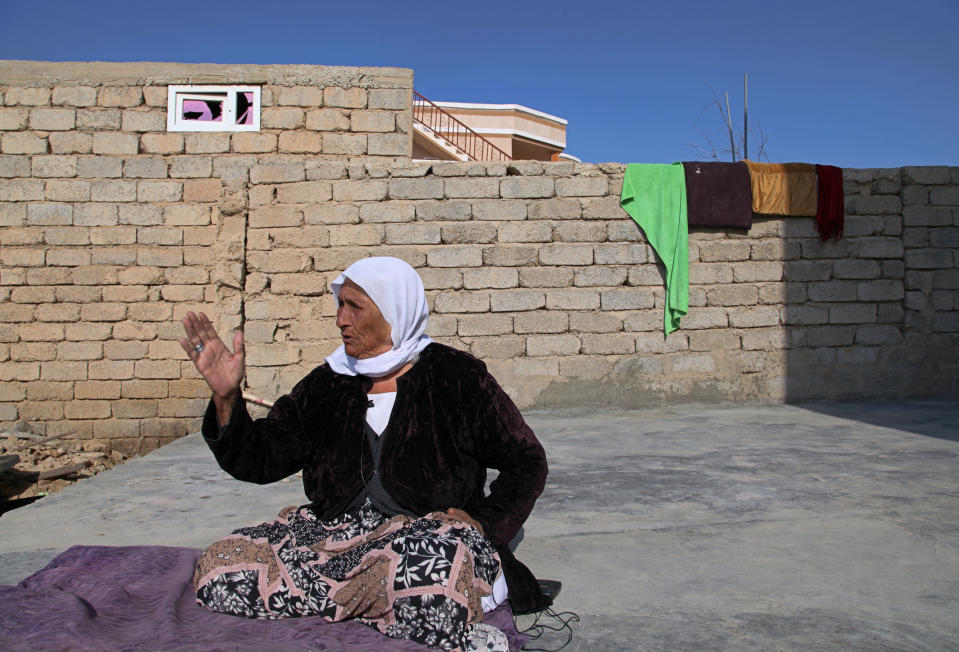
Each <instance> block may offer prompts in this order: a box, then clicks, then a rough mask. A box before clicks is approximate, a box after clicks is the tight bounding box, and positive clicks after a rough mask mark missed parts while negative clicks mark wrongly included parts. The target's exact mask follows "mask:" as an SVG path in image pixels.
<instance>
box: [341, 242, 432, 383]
mask: <svg viewBox="0 0 959 652" xmlns="http://www.w3.org/2000/svg"><path fill="white" fill-rule="evenodd" d="M347 279H349V280H351V281H353V282H354V283H356V284H357V285H359V286H360V287H361V288H363V291H364V292H366V294H367V295H369V297H370V298H371V299H372V300H373V303H375V304H376V307H377V308H379V309H380V312H381V313H382V314H383V318H384V319H386V323H388V324H389V325H390V331H391V338H392V340H393V348H392V349H391V350H389V351H387V352H386V353H381V354H379V355H377V356H374V357H372V358H364V359H362V360H361V359H359V358H354V357H353V356H351V355H347V353H346V347H345V346H343V345H340V347H339V348H338V349H337V350H336V351H334V352H333V353H332V354H331V355H330V356H329V357H327V358H326V361H327V362H328V363H329V364H330V368H331V369H332V370H333V371H335V372H336V373H338V374H346V375H347V376H356V375H357V374H362V375H363V376H370V377H371V378H378V377H380V376H385V375H386V374H388V373H390V372H391V371H396V370H397V369H399V368H400V367H402V366H403V365H405V364H406V363H407V362H409V361H410V360H412V359H413V358H414V357H415V356H416V354H417V353H419V352H420V351H422V350H423V349H425V348H426V346H427V345H428V344H429V343H430V342H432V341H433V340H431V339H430V338H429V336H428V335H426V322H427V321H428V320H429V316H430V311H429V308H428V307H427V305H426V292H425V291H424V290H423V281H422V279H420V275H419V274H417V273H416V270H415V269H413V268H412V267H411V266H410V265H409V264H408V263H406V262H404V261H402V260H400V259H399V258H389V257H386V256H380V257H374V258H363V259H361V260H358V261H356V262H355V263H353V264H352V265H350V266H349V267H347V268H346V270H345V271H344V272H343V273H342V274H340V275H339V276H338V277H336V280H335V281H333V283H331V284H330V287H331V288H332V290H333V295H334V296H335V297H336V305H337V306H339V304H340V288H342V287H343V283H345V282H346V280H347Z"/></svg>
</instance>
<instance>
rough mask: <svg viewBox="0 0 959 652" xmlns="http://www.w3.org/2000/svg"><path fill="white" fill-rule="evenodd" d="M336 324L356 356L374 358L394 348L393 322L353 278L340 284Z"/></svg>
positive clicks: (350, 353)
mask: <svg viewBox="0 0 959 652" xmlns="http://www.w3.org/2000/svg"><path fill="white" fill-rule="evenodd" d="M336 326H337V328H339V329H340V336H341V337H342V338H343V347H344V348H345V349H346V354H347V355H350V356H353V357H354V358H360V359H363V358H372V357H373V356H377V355H379V354H381V353H386V352H387V351H389V350H390V349H392V348H393V340H392V339H391V337H390V335H391V329H390V325H389V324H388V323H387V321H386V319H384V318H383V314H382V313H381V312H380V309H379V308H377V307H376V304H375V303H373V300H372V299H371V298H370V297H369V295H367V294H366V292H364V291H363V289H362V288H361V287H360V286H359V285H357V284H356V283H354V282H353V281H351V280H349V279H346V281H345V282H344V283H343V285H342V287H340V305H339V307H338V308H337V309H336Z"/></svg>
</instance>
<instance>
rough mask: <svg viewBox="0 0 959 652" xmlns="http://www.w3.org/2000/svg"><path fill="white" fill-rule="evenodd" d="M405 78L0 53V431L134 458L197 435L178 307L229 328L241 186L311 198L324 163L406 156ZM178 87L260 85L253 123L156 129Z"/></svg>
mask: <svg viewBox="0 0 959 652" xmlns="http://www.w3.org/2000/svg"><path fill="white" fill-rule="evenodd" d="M412 81H413V75H412V71H410V70H406V69H394V68H342V67H322V66H221V65H206V64H202V65H201V64H163V63H135V64H129V63H44V62H29V61H5V62H0V246H2V249H0V264H2V270H0V274H2V277H0V423H4V424H7V425H9V424H10V423H12V422H15V421H17V420H25V421H28V422H30V423H32V424H34V425H37V426H38V427H40V428H41V429H42V430H45V431H46V432H47V433H49V434H59V433H61V432H65V431H76V432H77V436H79V437H100V438H113V439H115V440H116V441H117V444H118V445H122V446H126V447H128V448H129V447H134V446H136V447H137V448H139V450H141V451H142V450H149V449H150V448H153V447H156V446H157V445H159V444H160V443H162V442H164V441H169V440H170V439H172V438H175V437H178V436H181V435H183V434H186V433H187V432H191V431H193V430H196V428H197V427H198V424H199V417H200V415H201V414H202V411H203V407H204V404H205V402H206V389H205V387H204V385H203V382H202V381H201V380H198V377H197V374H196V372H195V370H193V369H191V368H190V365H188V364H184V359H183V356H182V355H180V354H179V353H178V352H177V348H178V345H177V343H176V341H175V339H174V338H175V337H176V336H177V331H178V330H180V327H179V324H178V320H179V319H180V317H181V316H182V315H183V314H184V313H185V312H186V311H187V310H205V311H207V312H208V313H209V314H211V315H213V316H214V318H215V319H216V320H217V322H218V323H219V324H220V325H221V326H223V327H224V328H227V329H231V328H235V327H238V326H240V325H242V324H243V321H244V316H243V308H244V302H243V290H244V277H245V265H246V262H245V259H244V257H245V255H246V243H245V237H246V226H247V219H248V209H247V205H248V198H247V191H248V184H250V183H251V181H252V182H263V181H269V180H272V178H268V177H256V176H254V177H253V178H252V179H251V175H250V169H251V168H255V167H257V166H260V165H266V164H269V166H270V167H269V168H268V169H269V170H270V174H274V175H280V176H279V177H278V178H281V179H283V180H285V181H292V182H293V183H291V184H289V185H287V186H285V188H284V191H283V194H282V195H281V196H280V197H279V199H280V200H283V201H289V200H290V198H291V197H298V198H303V200H304V201H305V200H307V199H308V200H309V201H323V200H324V199H331V196H330V192H331V190H330V187H329V183H328V182H324V181H317V179H325V178H326V175H327V174H328V173H327V171H326V170H327V167H326V166H327V165H329V163H330V162H331V161H335V162H336V164H337V165H338V166H342V165H359V166H361V167H362V166H363V165H364V164H365V163H367V162H370V161H382V162H383V164H386V165H388V164H391V163H392V162H394V161H397V160H400V161H404V160H409V156H410V151H411V139H410V136H409V129H410V111H411V108H410V107H411V102H412ZM186 83H192V84H255V85H258V86H260V87H261V92H262V114H261V129H260V131H259V132H252V133H251V132H244V133H241V132H237V133H216V132H212V133H167V131H166V122H167V116H166V104H167V85H168V84H186ZM290 165H292V166H294V168H295V169H296V172H294V173H293V175H294V176H290V173H287V172H284V171H285V170H287V169H288V167H287V166H290ZM323 192H325V193H326V195H324V194H323ZM253 223H254V224H255V221H254V222H253Z"/></svg>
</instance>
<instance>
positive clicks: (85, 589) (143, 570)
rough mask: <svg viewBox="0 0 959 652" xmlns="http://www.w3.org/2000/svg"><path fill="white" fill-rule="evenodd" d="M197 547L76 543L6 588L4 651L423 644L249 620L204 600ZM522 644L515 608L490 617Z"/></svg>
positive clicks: (334, 626)
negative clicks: (196, 577) (210, 607)
mask: <svg viewBox="0 0 959 652" xmlns="http://www.w3.org/2000/svg"><path fill="white" fill-rule="evenodd" d="M199 555H200V551H199V550H193V549H192V548H166V547H160V546H133V547H127V548H109V547H103V546H74V547H73V548H70V549H69V550H67V551H66V552H64V553H62V554H60V555H58V556H57V557H56V558H55V559H54V560H53V561H51V562H50V563H49V564H48V565H47V567H46V568H44V569H43V570H41V571H38V572H36V573H34V574H33V575H31V576H30V577H28V578H26V579H25V580H23V581H21V582H20V583H19V584H18V585H17V586H0V649H2V650H66V649H69V650H91V651H92V650H184V651H187V652H190V651H196V652H200V651H201V650H202V651H204V652H206V651H208V650H223V651H224V652H226V651H228V652H245V651H247V650H249V651H251V652H252V651H253V650H256V651H260V650H267V649H270V650H276V649H282V650H304V651H305V650H342V649H349V650H358V651H359V652H364V651H365V652H383V651H384V650H386V651H390V652H394V651H395V652H406V651H408V652H422V651H423V650H426V649H428V648H424V647H423V646H421V645H419V644H417V643H413V642H412V641H406V640H397V639H391V638H387V637H385V636H383V635H382V634H380V633H379V632H378V631H376V630H375V629H373V628H371V627H367V626H366V625H363V624H362V623H359V622H356V621H347V622H341V623H329V622H327V621H325V620H323V619H322V618H318V617H316V618H286V619H282V620H248V619H246V618H239V617H237V616H230V615H227V614H222V613H214V612H212V611H207V610H206V609H204V608H203V607H200V606H199V605H197V604H196V596H195V595H194V594H193V583H192V579H193V567H194V565H195V564H196V560H197V558H198V557H199ZM486 622H487V623H489V624H490V625H493V626H494V627H499V628H500V629H501V630H502V631H503V632H505V633H506V636H507V637H508V638H509V642H510V649H511V650H518V649H520V648H521V647H522V646H523V645H525V644H526V642H527V641H528V640H529V639H528V638H526V637H525V636H523V635H521V634H518V633H517V631H516V628H515V626H514V624H513V616H512V613H511V612H510V610H509V608H508V606H506V605H501V606H500V607H498V608H497V609H496V610H495V611H493V612H491V613H489V614H487V615H486Z"/></svg>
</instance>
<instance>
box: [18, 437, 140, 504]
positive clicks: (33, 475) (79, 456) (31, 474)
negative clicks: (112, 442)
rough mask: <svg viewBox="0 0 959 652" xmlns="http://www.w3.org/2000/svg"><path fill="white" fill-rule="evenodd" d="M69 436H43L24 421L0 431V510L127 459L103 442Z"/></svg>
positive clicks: (94, 473)
mask: <svg viewBox="0 0 959 652" xmlns="http://www.w3.org/2000/svg"><path fill="white" fill-rule="evenodd" d="M72 436H73V435H72V433H64V434H62V435H58V436H56V437H46V436H43V435H40V434H37V433H35V432H33V431H32V430H31V429H30V427H29V426H28V425H27V424H25V423H23V422H21V423H18V424H17V425H16V426H15V427H14V428H12V429H10V430H5V431H0V513H2V512H3V511H6V509H5V507H6V508H8V509H9V508H12V507H16V506H19V505H20V504H25V503H27V502H30V499H36V498H37V497H40V496H44V495H46V494H49V493H53V492H55V491H60V490H61V489H63V488H64V487H68V486H70V485H72V484H76V483H77V482H79V481H80V480H82V479H84V478H89V477H92V476H94V475H96V474H97V473H100V472H101V471H106V470H107V469H111V468H113V467H114V466H116V465H117V464H122V463H123V462H125V461H126V460H127V457H126V456H125V455H123V454H122V453H120V452H119V451H111V450H110V449H109V447H108V445H107V444H106V442H103V441H100V440H97V439H85V440H78V439H72Z"/></svg>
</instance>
